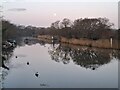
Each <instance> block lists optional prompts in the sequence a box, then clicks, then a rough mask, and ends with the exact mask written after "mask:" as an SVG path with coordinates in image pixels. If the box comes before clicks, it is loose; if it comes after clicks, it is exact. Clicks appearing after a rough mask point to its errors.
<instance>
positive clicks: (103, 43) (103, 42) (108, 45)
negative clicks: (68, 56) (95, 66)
mask: <svg viewBox="0 0 120 90" xmlns="http://www.w3.org/2000/svg"><path fill="white" fill-rule="evenodd" d="M52 37H53V36H51V35H39V36H38V37H37V39H39V40H43V41H48V42H49V41H51V40H53V39H52ZM57 39H58V41H59V42H61V43H66V44H72V45H80V46H88V47H96V48H103V49H116V50H120V47H119V44H120V41H119V40H116V39H113V40H112V42H111V40H110V39H98V40H92V39H87V38H80V39H75V38H66V37H58V38H57Z"/></svg>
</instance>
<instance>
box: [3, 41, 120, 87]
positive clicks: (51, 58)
mask: <svg viewBox="0 0 120 90" xmlns="http://www.w3.org/2000/svg"><path fill="white" fill-rule="evenodd" d="M6 54H7V57H8V60H6V61H4V63H5V65H6V66H7V67H8V68H9V70H7V69H5V68H2V72H3V76H2V81H1V84H2V87H3V88H117V87H118V62H119V58H118V51H116V50H110V49H99V48H91V47H83V46H76V45H70V44H63V43H57V44H53V43H51V41H50V42H44V41H39V40H36V39H33V40H32V39H31V40H29V41H27V42H23V41H22V42H21V43H19V45H18V46H17V47H16V48H14V49H13V50H11V51H7V53H6Z"/></svg>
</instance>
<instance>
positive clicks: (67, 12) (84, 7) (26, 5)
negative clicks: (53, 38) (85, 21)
mask: <svg viewBox="0 0 120 90" xmlns="http://www.w3.org/2000/svg"><path fill="white" fill-rule="evenodd" d="M8 1H9V2H8ZM50 1H51V2H50ZM58 1H60V0H58ZM58 1H57V2H55V1H54V0H49V2H48V0H44V1H43V0H39V1H38V0H34V1H33V0H29V1H28V0H20V1H19V0H4V2H3V4H2V5H3V16H4V18H5V19H7V20H10V21H11V22H13V23H15V24H18V25H19V24H22V25H33V26H45V27H47V26H50V24H51V23H52V22H54V21H56V20H62V19H63V18H69V19H71V20H75V19H78V18H98V17H106V18H108V19H109V20H110V22H112V23H114V24H115V28H118V0H104V1H103V0H100V1H99V0H91V1H90V0H89V2H88V0H84V1H83V0H81V1H78V0H69V2H68V0H64V1H63V2H62V1H61V2H58Z"/></svg>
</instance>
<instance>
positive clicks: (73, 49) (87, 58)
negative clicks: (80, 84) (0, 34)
mask: <svg viewBox="0 0 120 90" xmlns="http://www.w3.org/2000/svg"><path fill="white" fill-rule="evenodd" d="M37 43H39V44H40V45H42V46H45V44H51V45H50V47H48V53H49V54H50V56H51V59H52V60H54V61H56V62H63V63H64V64H69V62H70V60H72V61H73V62H74V63H75V64H76V65H80V66H81V67H85V68H90V69H92V70H95V69H96V68H98V67H100V66H101V65H104V64H107V63H109V62H110V61H111V60H112V59H113V58H116V59H118V60H119V57H118V56H119V54H120V52H119V50H112V49H100V48H91V47H83V46H77V45H71V44H64V43H60V44H58V43H57V44H55V43H53V42H52V41H41V40H38V39H34V38H23V39H21V40H19V42H17V44H18V46H19V47H22V46H25V45H29V46H31V45H33V44H37ZM13 51H14V48H12V49H10V50H3V52H2V55H3V56H4V57H2V59H3V62H4V61H5V60H9V58H10V57H11V56H12V55H13ZM15 57H16V58H18V56H15ZM27 65H29V62H27ZM3 68H5V69H9V68H8V67H6V66H5V65H3Z"/></svg>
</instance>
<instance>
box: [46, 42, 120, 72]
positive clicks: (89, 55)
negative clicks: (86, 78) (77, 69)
mask: <svg viewBox="0 0 120 90" xmlns="http://www.w3.org/2000/svg"><path fill="white" fill-rule="evenodd" d="M48 52H49V54H50V55H51V59H52V60H55V61H56V62H63V63H64V64H68V63H69V62H70V60H72V61H73V62H74V63H75V64H76V65H80V66H81V67H84V68H86V69H87V68H90V69H92V70H96V69H97V68H98V67H100V66H101V65H104V64H107V63H109V62H110V61H111V60H112V58H118V51H117V50H110V49H99V48H90V47H81V46H76V45H70V44H57V45H55V46H51V47H50V48H49V51H48Z"/></svg>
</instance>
